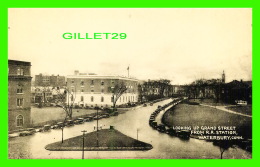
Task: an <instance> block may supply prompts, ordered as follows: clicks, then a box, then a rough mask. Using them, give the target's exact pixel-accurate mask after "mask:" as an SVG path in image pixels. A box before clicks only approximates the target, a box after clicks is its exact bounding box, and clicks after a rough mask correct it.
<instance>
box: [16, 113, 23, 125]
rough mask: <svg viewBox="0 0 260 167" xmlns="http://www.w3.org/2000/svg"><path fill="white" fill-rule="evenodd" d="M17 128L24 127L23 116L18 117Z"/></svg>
mask: <svg viewBox="0 0 260 167" xmlns="http://www.w3.org/2000/svg"><path fill="white" fill-rule="evenodd" d="M16 126H23V116H22V115H19V116H18V117H16Z"/></svg>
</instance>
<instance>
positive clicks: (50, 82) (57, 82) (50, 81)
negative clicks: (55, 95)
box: [34, 74, 66, 87]
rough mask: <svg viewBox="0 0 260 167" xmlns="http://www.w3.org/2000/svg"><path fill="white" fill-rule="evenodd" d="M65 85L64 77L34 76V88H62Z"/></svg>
mask: <svg viewBox="0 0 260 167" xmlns="http://www.w3.org/2000/svg"><path fill="white" fill-rule="evenodd" d="M65 85H66V82H65V76H59V75H57V76H56V75H43V74H39V75H35V83H34V86H52V87H63V86H65Z"/></svg>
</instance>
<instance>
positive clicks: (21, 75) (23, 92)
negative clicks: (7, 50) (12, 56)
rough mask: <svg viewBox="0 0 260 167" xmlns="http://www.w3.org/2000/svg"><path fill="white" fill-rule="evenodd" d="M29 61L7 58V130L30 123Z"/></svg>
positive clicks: (21, 127)
mask: <svg viewBox="0 0 260 167" xmlns="http://www.w3.org/2000/svg"><path fill="white" fill-rule="evenodd" d="M31 80H32V77H31V63H30V62H24V61H17V60H8V130H9V131H13V130H17V129H23V128H27V127H29V126H30V124H31V101H30V100H31V98H30V97H31Z"/></svg>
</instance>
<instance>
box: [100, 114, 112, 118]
mask: <svg viewBox="0 0 260 167" xmlns="http://www.w3.org/2000/svg"><path fill="white" fill-rule="evenodd" d="M101 116H102V117H103V118H109V117H110V115H109V114H102V115H101Z"/></svg>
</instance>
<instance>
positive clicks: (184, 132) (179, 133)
mask: <svg viewBox="0 0 260 167" xmlns="http://www.w3.org/2000/svg"><path fill="white" fill-rule="evenodd" d="M176 133H177V136H178V137H180V138H183V139H189V138H190V133H191V131H190V130H179V131H177V132H176Z"/></svg>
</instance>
